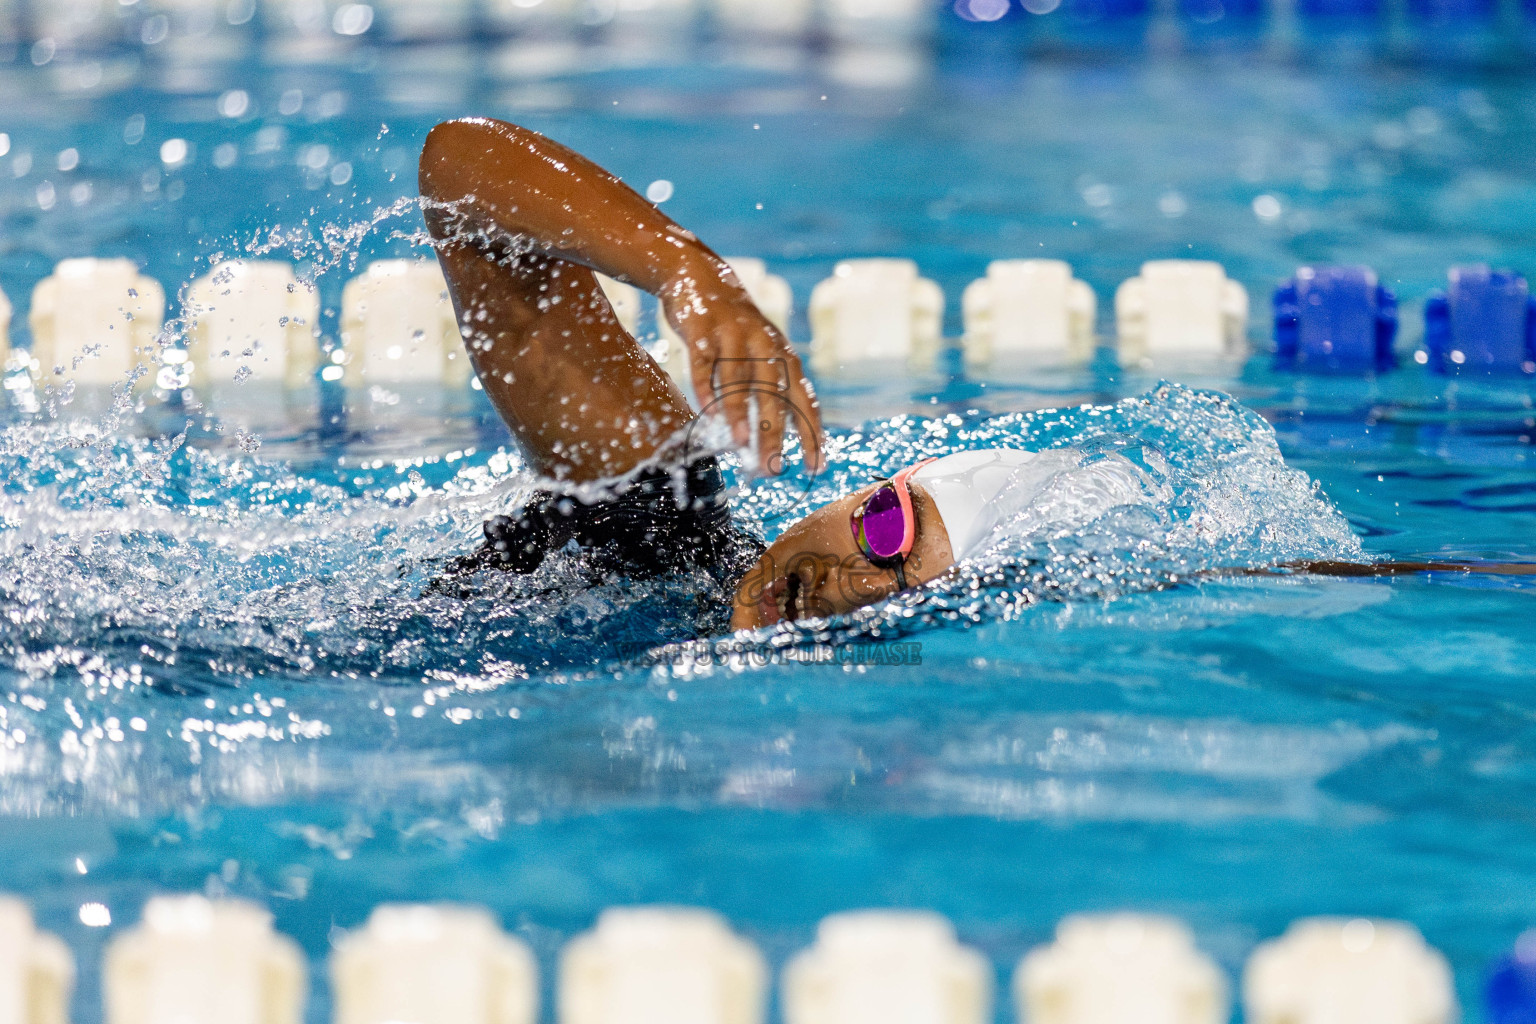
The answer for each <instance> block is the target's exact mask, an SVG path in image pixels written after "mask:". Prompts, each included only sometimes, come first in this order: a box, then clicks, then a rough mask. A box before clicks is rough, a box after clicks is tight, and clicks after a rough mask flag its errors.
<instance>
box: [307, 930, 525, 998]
mask: <svg viewBox="0 0 1536 1024" xmlns="http://www.w3.org/2000/svg"><path fill="white" fill-rule="evenodd" d="M331 981H332V991H333V994H334V998H335V1013H334V1015H333V1017H332V1019H333V1021H334V1022H335V1024H389V1022H398V1021H410V1022H411V1024H534V1021H535V1020H536V1019H537V1018H538V1010H539V969H538V965H537V964H536V963H535V961H534V958H533V953H532V952H531V951H529V949H528V946H527V944H526V943H523V942H521V941H519V940H517V939H514V938H512V937H511V936H509V935H507V934H506V933H504V932H503V931H502V930H501V929H500V927H498V926H497V924H496V922H495V920H494V919H493V918H492V917H491V915H490V914H489V913H487V912H486V911H484V910H481V909H479V908H476V907H455V906H422V905H415V906H404V905H386V906H382V907H378V908H376V909H375V910H374V912H373V913H372V914H371V915H370V916H369V918H368V923H367V924H366V925H365V926H364V927H362V928H360V929H358V930H357V931H355V932H352V933H351V934H349V935H347V936H346V937H345V938H344V939H342V940H341V941H340V942H339V943H338V944H337V946H336V952H335V954H334V955H333V956H332V958H331Z"/></svg>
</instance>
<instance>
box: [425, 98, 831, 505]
mask: <svg viewBox="0 0 1536 1024" xmlns="http://www.w3.org/2000/svg"><path fill="white" fill-rule="evenodd" d="M421 191H422V195H423V196H424V197H425V198H426V199H427V203H426V204H425V213H426V218H427V226H428V228H429V230H430V231H431V232H432V237H433V240H434V244H435V246H436V248H437V250H438V254H439V256H440V258H441V259H442V263H443V269H444V272H445V274H446V275H447V277H448V282H449V287H450V291H451V292H452V294H453V299H454V305H455V308H456V309H457V311H458V315H459V321H460V324H461V325H462V326H463V327H464V329H465V333H466V339H465V340H466V344H467V345H468V347H469V349H470V353H471V357H472V358H473V360H474V362H475V366H476V368H477V370H478V371H479V373H480V377H481V381H482V383H483V384H484V386H485V388H486V391H487V394H488V395H489V396H490V398H491V401H492V402H493V403H494V404H495V405H496V408H497V410H498V411H499V412H501V414H502V416H503V418H504V419H506V420H507V423H508V425H509V426H510V427H511V428H512V430H513V432H514V433H515V434H516V435H517V437H518V440H519V441H520V442H521V443H522V445H523V447H524V449H525V451H527V452H528V454H529V457H530V458H531V459H532V460H533V461H534V462H535V463H536V464H537V466H538V468H540V469H541V470H542V471H544V472H546V473H548V474H549V475H551V476H557V477H566V478H569V479H573V480H593V479H599V478H603V477H609V476H614V475H617V474H620V473H624V472H627V471H628V470H630V469H632V468H633V467H634V466H636V465H638V464H640V463H641V462H643V461H645V460H646V459H648V458H650V457H651V456H652V455H653V454H654V453H655V452H656V451H657V450H658V449H660V448H661V447H663V446H664V445H666V444H667V443H668V441H669V440H671V439H672V438H673V437H674V436H675V435H676V434H677V432H678V431H679V430H680V429H681V428H682V427H684V426H686V425H687V424H688V423H690V422H691V421H692V420H693V413H692V411H691V410H690V409H689V408H688V404H687V401H686V400H685V399H684V398H683V396H682V395H681V394H680V393H679V392H678V390H677V389H676V387H674V386H673V385H672V383H671V381H670V380H669V379H668V378H667V377H666V375H665V374H664V373H662V372H661V371H660V369H659V368H658V367H657V366H656V364H655V362H654V361H653V360H651V359H650V357H649V356H647V355H646V353H645V352H644V350H643V349H641V348H640V347H639V345H638V344H636V343H635V341H634V340H633V339H632V338H630V337H629V335H628V334H627V333H626V332H625V331H624V329H623V328H622V327H621V326H620V325H619V323H618V321H617V319H616V318H615V317H614V315H613V312H612V309H611V308H610V307H609V305H608V302H607V300H606V299H605V298H604V297H603V295H602V293H601V291H600V290H599V288H598V286H597V283H596V279H595V278H594V277H593V275H592V273H591V271H594V270H595V271H599V272H601V273H604V274H607V275H608V276H610V277H614V278H617V279H618V280H621V281H625V282H627V283H629V284H632V285H635V286H636V287H638V288H641V289H643V290H645V291H648V292H650V293H651V294H653V295H655V296H656V297H657V298H658V299H659V300H660V301H661V304H662V308H663V309H664V310H665V312H666V315H667V318H668V320H669V322H671V324H672V326H673V327H674V328H675V329H676V330H677V332H678V334H679V335H680V336H681V337H682V339H683V342H684V344H685V346H686V347H687V351H688V355H689V362H690V366H691V369H692V373H693V379H694V385H695V389H696V390H697V391H698V393H699V394H700V395H701V396H705V395H708V394H710V393H711V392H713V393H714V394H715V395H716V396H717V397H718V398H719V399H720V403H721V407H722V409H723V410H724V412H725V414H726V418H727V419H728V420H729V422H730V425H731V430H732V434H733V436H734V439H735V441H736V443H737V444H739V445H743V446H745V445H747V444H749V443H750V442H751V441H752V440H753V437H752V435H753V425H752V423H751V422H750V419H749V417H750V412H751V410H750V404H749V396H750V395H751V394H753V393H759V394H760V393H763V391H764V389H771V390H773V391H777V392H780V393H782V394H784V396H785V397H786V398H787V399H788V405H789V406H790V407H792V408H793V412H794V418H795V421H796V422H795V424H794V426H795V427H796V429H797V431H798V432H799V433H800V434H801V441H802V444H803V447H804V449H805V458H806V463H807V465H809V466H810V467H811V468H812V469H813V470H819V469H820V468H821V466H822V464H823V456H822V453H821V419H820V412H819V409H818V406H817V403H816V399H815V395H814V392H813V391H812V389H811V386H810V384H809V382H808V381H807V380H806V379H805V375H804V372H803V370H802V369H801V366H800V360H799V358H798V357H797V356H796V355H795V353H794V352H793V351H792V350H791V349H790V347H789V344H788V342H787V341H786V340H785V339H784V337H783V335H782V334H780V333H779V331H778V330H777V329H776V328H774V327H773V325H772V324H770V323H769V322H768V321H767V319H766V318H765V317H764V316H763V315H762V313H761V312H760V311H759V310H758V309H757V307H756V305H755V304H754V303H753V302H752V300H751V299H750V298H749V297H748V296H747V293H746V290H745V289H744V288H743V287H742V286H741V283H740V282H739V281H738V280H737V279H736V276H735V274H734V273H732V272H731V270H730V267H729V266H728V265H726V263H725V262H724V261H723V260H721V259H720V258H719V257H718V256H716V255H715V254H714V253H713V252H712V251H710V249H709V248H708V247H707V246H705V245H704V244H703V243H701V242H700V241H699V240H698V239H697V238H695V237H694V236H693V235H692V234H691V233H690V232H688V231H687V230H685V229H683V228H681V227H679V226H678V225H677V224H675V223H673V221H672V220H671V219H670V218H668V217H667V216H666V215H665V214H663V213H662V212H661V211H660V210H658V209H656V208H655V207H654V206H652V205H651V204H650V203H648V202H646V201H645V199H643V198H642V197H640V196H639V195H638V194H636V193H635V192H634V190H632V189H630V188H629V187H628V186H626V185H625V184H624V183H623V182H621V181H619V180H618V179H617V178H615V177H614V176H613V175H611V174H609V173H608V172H606V171H604V170H603V169H602V168H600V167H598V166H597V165H596V164H594V163H592V162H591V161H589V160H587V159H586V158H584V157H582V156H581V155H580V154H578V153H576V152H574V151H572V150H570V149H568V148H566V147H565V146H562V145H560V144H559V143H557V142H554V141H552V140H550V139H547V138H545V137H544V136H542V135H539V134H538V133H536V132H532V131H529V130H528V129H526V128H521V127H519V126H517V125H513V124H508V123H506V122H503V121H493V120H489V119H484V118H473V119H466V120H461V121H450V122H447V123H445V124H440V125H438V126H437V127H436V128H434V129H433V130H432V132H431V133H430V134H429V135H428V136H427V141H426V145H425V146H424V147H423V149H422V155H421ZM758 412H759V422H758V424H757V437H756V440H757V444H758V450H759V453H760V458H761V459H762V462H763V468H765V469H777V467H778V465H779V461H778V453H779V452H780V450H781V448H782V446H783V443H784V434H785V427H786V422H785V421H786V418H787V416H786V413H787V410H786V404H785V403H783V402H776V401H769V402H759V403H758Z"/></svg>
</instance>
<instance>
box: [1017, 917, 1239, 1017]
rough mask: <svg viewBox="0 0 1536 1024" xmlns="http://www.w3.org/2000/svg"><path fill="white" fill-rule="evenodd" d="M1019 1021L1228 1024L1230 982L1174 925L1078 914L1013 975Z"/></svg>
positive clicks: (1180, 927) (1153, 919)
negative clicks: (1054, 939)
mask: <svg viewBox="0 0 1536 1024" xmlns="http://www.w3.org/2000/svg"><path fill="white" fill-rule="evenodd" d="M1013 983H1014V998H1015V1001H1016V1003H1017V1007H1018V1017H1019V1020H1020V1021H1021V1022H1023V1024H1125V1022H1126V1021H1136V1022H1137V1024H1225V1022H1226V1020H1227V985H1226V981H1225V979H1224V978H1223V977H1222V974H1221V971H1220V970H1219V969H1218V968H1217V966H1216V965H1215V963H1213V962H1212V961H1211V960H1210V958H1209V957H1207V956H1205V955H1204V954H1202V953H1201V952H1200V951H1199V950H1198V949H1196V948H1195V943H1194V937H1193V936H1192V935H1191V934H1190V932H1189V929H1188V928H1187V927H1185V926H1184V925H1183V924H1182V923H1180V922H1179V921H1176V920H1173V919H1172V918H1166V917H1152V916H1143V915H1139V914H1106V915H1079V916H1074V917H1068V918H1066V919H1065V920H1063V921H1062V922H1061V924H1060V925H1058V926H1057V928H1056V941H1055V942H1053V943H1051V944H1050V945H1048V946H1041V947H1039V948H1037V949H1033V950H1031V951H1030V952H1029V953H1027V954H1026V955H1025V956H1024V958H1023V959H1022V960H1021V961H1019V967H1018V970H1017V971H1016V972H1015V973H1014V978H1013Z"/></svg>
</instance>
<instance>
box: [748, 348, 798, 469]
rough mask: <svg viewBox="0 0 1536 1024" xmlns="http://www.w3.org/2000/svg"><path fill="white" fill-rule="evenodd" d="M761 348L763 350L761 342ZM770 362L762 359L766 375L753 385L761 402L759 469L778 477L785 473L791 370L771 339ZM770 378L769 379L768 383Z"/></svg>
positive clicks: (756, 397) (756, 376) (759, 407)
mask: <svg viewBox="0 0 1536 1024" xmlns="http://www.w3.org/2000/svg"><path fill="white" fill-rule="evenodd" d="M757 343H758V345H759V346H762V345H763V342H762V340H761V338H760V337H759V339H758V342H757ZM766 347H767V358H763V359H760V360H759V361H758V362H759V365H760V366H761V367H762V371H763V372H759V373H757V374H756V375H755V376H754V378H753V381H752V392H753V394H752V397H753V398H755V399H756V400H757V423H756V424H755V426H756V428H757V466H758V469H759V470H760V471H762V472H764V473H770V474H772V475H774V476H778V475H779V474H780V473H782V472H784V424H785V421H786V420H787V419H788V417H789V411H790V410H789V408H788V404H787V403H788V401H789V377H788V373H789V372H790V367H789V366H788V365H787V364H786V361H785V360H784V359H783V358H782V355H781V354H780V353H779V352H778V348H779V346H777V345H774V344H773V342H772V340H771V339H770V340H769V341H768V343H767V346H766ZM765 378H766V379H765Z"/></svg>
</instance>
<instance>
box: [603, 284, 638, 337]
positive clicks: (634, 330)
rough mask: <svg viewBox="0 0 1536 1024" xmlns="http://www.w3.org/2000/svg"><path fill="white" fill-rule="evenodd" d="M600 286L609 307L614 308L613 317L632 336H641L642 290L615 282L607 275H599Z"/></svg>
mask: <svg viewBox="0 0 1536 1024" xmlns="http://www.w3.org/2000/svg"><path fill="white" fill-rule="evenodd" d="M597 283H598V286H599V287H601V288H602V289H603V295H604V296H606V297H607V299H608V305H610V306H612V307H613V315H614V316H615V317H617V318H618V321H619V323H620V324H621V325H623V327H624V329H625V330H626V331H628V332H629V333H630V334H633V335H635V336H637V337H638V336H639V331H640V302H641V299H640V289H639V288H636V287H635V286H634V285H631V284H625V283H624V282H623V281H615V280H614V279H613V278H611V277H609V276H607V275H606V274H598V275H597Z"/></svg>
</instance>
